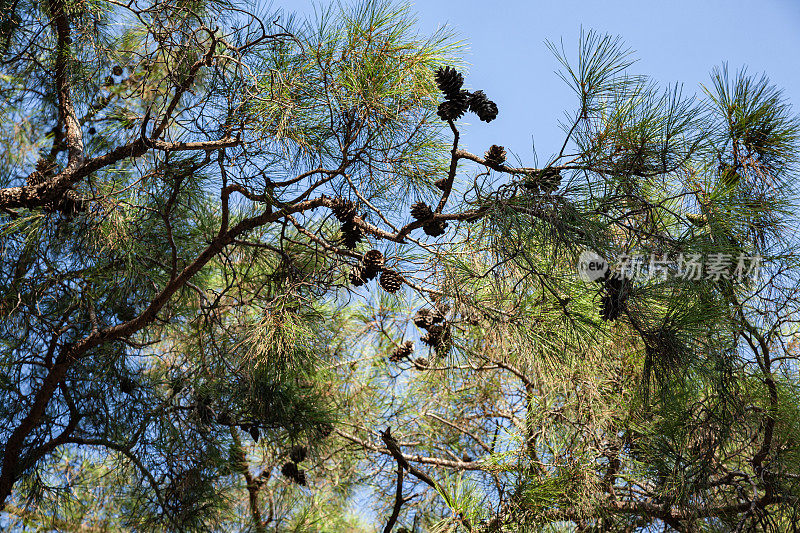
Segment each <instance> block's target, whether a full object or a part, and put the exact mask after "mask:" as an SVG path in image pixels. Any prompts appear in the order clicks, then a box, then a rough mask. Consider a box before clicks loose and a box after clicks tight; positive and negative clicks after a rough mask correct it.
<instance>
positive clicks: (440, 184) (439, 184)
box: [433, 178, 447, 190]
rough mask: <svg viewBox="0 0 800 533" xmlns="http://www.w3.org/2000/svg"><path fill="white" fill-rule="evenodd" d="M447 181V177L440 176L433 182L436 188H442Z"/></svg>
mask: <svg viewBox="0 0 800 533" xmlns="http://www.w3.org/2000/svg"><path fill="white" fill-rule="evenodd" d="M445 183H447V178H441V179H438V180H436V181H434V182H433V184H434V185H436V188H437V189H440V190H444V184H445Z"/></svg>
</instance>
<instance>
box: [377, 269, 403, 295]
mask: <svg viewBox="0 0 800 533" xmlns="http://www.w3.org/2000/svg"><path fill="white" fill-rule="evenodd" d="M378 283H380V286H381V287H382V288H383V290H385V291H386V292H389V293H395V292H397V291H398V290H399V289H400V287H402V286H403V280H402V278H401V277H400V274H398V273H397V272H395V271H394V270H391V269H388V268H386V269H384V270H383V273H382V274H381V278H380V280H379V281H378Z"/></svg>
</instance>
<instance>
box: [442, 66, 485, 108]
mask: <svg viewBox="0 0 800 533" xmlns="http://www.w3.org/2000/svg"><path fill="white" fill-rule="evenodd" d="M435 79H436V85H437V87H439V90H440V91H442V93H444V96H445V101H444V102H442V103H441V104H439V110H438V111H437V115H439V118H441V119H442V120H457V119H459V118H461V116H462V115H463V114H464V113H466V112H467V110H469V111H472V112H473V113H475V114H476V115H478V118H479V119H481V120H482V121H484V122H491V121H493V120H494V119H495V118H497V104H495V103H494V102H492V101H491V100H489V99H488V98H487V97H486V94H485V93H484V92H483V91H475V92H474V93H470V92H469V91H465V90H463V89H462V88H461V86H462V85H464V77H463V76H462V75H461V74H460V73H459V72H457V71H456V69H454V68H453V67H444V68H439V69H438V70H437V71H436V75H435Z"/></svg>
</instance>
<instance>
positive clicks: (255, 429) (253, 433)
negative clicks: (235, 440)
mask: <svg viewBox="0 0 800 533" xmlns="http://www.w3.org/2000/svg"><path fill="white" fill-rule="evenodd" d="M249 431H250V436H251V437H253V440H254V441H255V442H258V438H259V437H260V436H261V432H260V431H259V430H258V427H256V426H250V430H249Z"/></svg>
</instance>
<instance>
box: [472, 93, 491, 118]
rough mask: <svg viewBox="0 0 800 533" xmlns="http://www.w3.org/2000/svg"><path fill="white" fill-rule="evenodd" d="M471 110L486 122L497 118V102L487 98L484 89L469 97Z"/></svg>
mask: <svg viewBox="0 0 800 533" xmlns="http://www.w3.org/2000/svg"><path fill="white" fill-rule="evenodd" d="M468 105H469V110H470V111H472V112H473V113H475V114H476V115H478V118H479V119H481V120H482V121H484V122H491V121H493V120H494V119H496V118H497V104H495V103H494V102H492V101H491V100H489V99H488V98H486V94H484V92H483V91H475V92H474V93H472V95H471V96H470V97H469V101H468Z"/></svg>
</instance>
